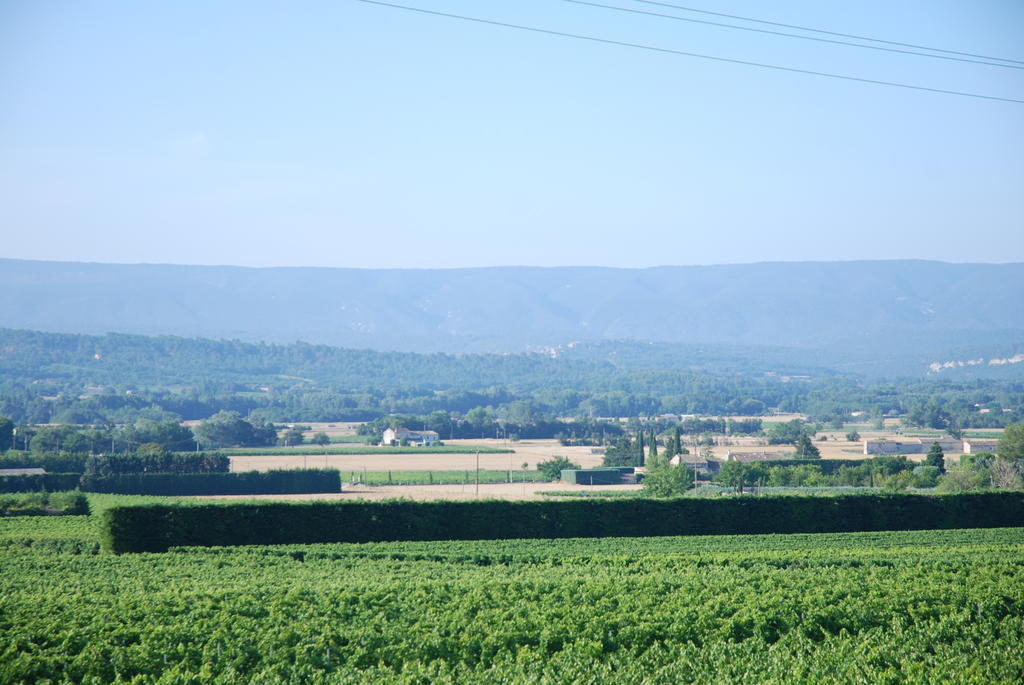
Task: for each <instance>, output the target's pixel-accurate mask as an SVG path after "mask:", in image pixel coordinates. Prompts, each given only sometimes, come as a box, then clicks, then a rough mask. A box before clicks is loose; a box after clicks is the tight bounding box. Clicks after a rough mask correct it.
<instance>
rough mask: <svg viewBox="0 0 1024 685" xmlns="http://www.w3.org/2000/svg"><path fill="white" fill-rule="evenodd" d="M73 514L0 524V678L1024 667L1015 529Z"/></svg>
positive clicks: (265, 678) (297, 678)
mask: <svg viewBox="0 0 1024 685" xmlns="http://www.w3.org/2000/svg"><path fill="white" fill-rule="evenodd" d="M83 519H84V521H81V520H78V519H77V517H67V518H64V519H60V520H58V519H35V520H33V519H20V520H16V519H11V520H0V546H2V547H3V548H4V551H3V554H2V555H0V567H2V573H0V610H2V614H3V616H4V619H5V620H4V621H3V622H2V623H0V641H2V643H3V644H6V645H10V651H9V654H8V655H7V658H5V659H3V660H2V661H0V679H2V680H3V682H11V683H18V682H47V681H49V682H118V681H123V682H129V681H133V680H134V681H137V682H156V681H162V682H170V681H174V682H179V681H180V682H222V683H227V682H316V683H320V682H350V683H356V682H358V683H396V682H538V683H563V682H564V683H569V682H587V683H616V684H617V683H640V682H652V681H656V682H677V681H678V682H773V683H776V682H797V681H799V682H818V683H825V682H908V681H911V682H962V681H965V680H971V681H978V682H1020V681H1021V680H1022V678H1024V667H1022V665H1021V661H1020V659H1019V658H1017V657H1018V655H1019V652H1020V645H1021V644H1022V642H1024V619H1022V618H1021V616H1022V614H1024V567H1022V566H1021V564H1020V563H1019V559H1020V558H1021V556H1022V554H1024V534H1022V532H1021V530H1020V529H1012V528H1011V529H996V530H949V531H915V532H913V533H902V532H896V533H867V534H834V535H789V536H700V537H688V538H680V537H669V538H645V539H624V538H609V539H604V540H595V539H568V540H519V541H517V540H498V541H455V542H429V543H419V542H398V543H394V542H393V543H376V544H362V545H340V544H326V545H285V546H279V547H249V548H231V549H195V548H191V549H178V550H175V551H174V552H172V553H170V554H165V555H160V556H152V555H123V556H113V555H96V554H91V553H89V549H88V547H87V546H86V545H87V538H88V532H87V530H86V529H87V526H86V525H85V524H86V523H88V519H86V518H85V517H83ZM58 522H59V523H63V524H66V526H65V528H66V529H67V531H68V532H65V533H61V532H60V531H58V529H57V528H56V527H54V526H53V524H54V523H58ZM23 543H31V544H23ZM76 543H77V544H79V545H82V548H81V551H82V552H85V553H84V554H82V553H75V552H76V549H75V547H73V546H72V545H75V544H76ZM64 545H66V547H62V546H64ZM965 579H969V582H965ZM69 588H73V592H69ZM112 588H116V592H112V591H111V590H112ZM652 674H657V678H654V677H652Z"/></svg>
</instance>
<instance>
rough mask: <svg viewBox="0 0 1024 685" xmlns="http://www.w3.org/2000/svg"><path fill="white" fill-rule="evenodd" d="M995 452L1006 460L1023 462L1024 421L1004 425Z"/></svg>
mask: <svg viewBox="0 0 1024 685" xmlns="http://www.w3.org/2000/svg"><path fill="white" fill-rule="evenodd" d="M996 454H998V455H999V458H1000V459H1005V460H1006V461H1010V462H1022V463H1024V421H1018V422H1017V423H1014V424H1011V425H1009V426H1007V427H1006V430H1005V431H1003V437H1002V438H1000V439H999V443H998V444H997V445H996Z"/></svg>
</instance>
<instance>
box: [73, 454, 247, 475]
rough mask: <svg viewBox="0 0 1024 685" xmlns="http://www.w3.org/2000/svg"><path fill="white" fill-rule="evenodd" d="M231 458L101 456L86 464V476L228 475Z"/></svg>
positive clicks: (87, 461)
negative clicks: (151, 474) (128, 474)
mask: <svg viewBox="0 0 1024 685" xmlns="http://www.w3.org/2000/svg"><path fill="white" fill-rule="evenodd" d="M230 470H231V459H230V458H229V457H228V456H227V455H225V454H222V453H220V452H163V453H161V454H100V455H97V456H94V457H89V459H88V460H86V462H85V473H86V475H90V476H92V475H101V476H110V475H113V474H117V473H228V472H229V471H230Z"/></svg>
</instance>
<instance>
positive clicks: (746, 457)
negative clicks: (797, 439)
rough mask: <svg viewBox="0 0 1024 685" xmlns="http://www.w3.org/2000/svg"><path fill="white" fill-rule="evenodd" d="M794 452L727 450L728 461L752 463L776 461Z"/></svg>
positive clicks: (790, 455)
mask: <svg viewBox="0 0 1024 685" xmlns="http://www.w3.org/2000/svg"><path fill="white" fill-rule="evenodd" d="M792 456H793V455H792V454H787V453H786V452H733V451H732V450H730V451H729V452H726V455H725V460H726V461H739V462H743V463H750V462H754V461H776V460H778V459H790V458H792Z"/></svg>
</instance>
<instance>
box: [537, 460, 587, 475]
mask: <svg viewBox="0 0 1024 685" xmlns="http://www.w3.org/2000/svg"><path fill="white" fill-rule="evenodd" d="M578 468H580V465H579V464H577V463H576V462H574V461H570V460H569V459H568V458H566V457H551V458H550V459H548V460H547V461H541V462H537V470H538V471H540V473H541V474H543V475H544V478H546V479H547V480H549V481H557V480H561V478H562V471H563V470H568V469H578Z"/></svg>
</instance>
